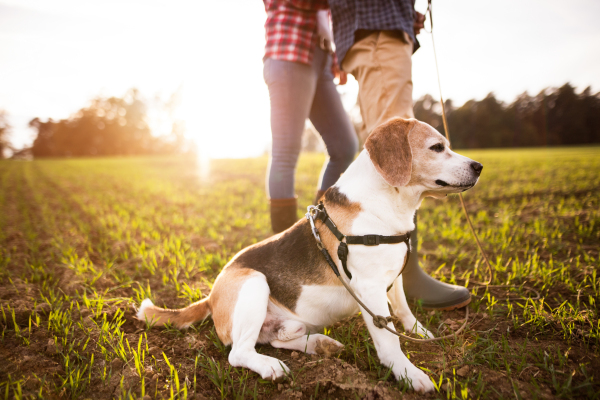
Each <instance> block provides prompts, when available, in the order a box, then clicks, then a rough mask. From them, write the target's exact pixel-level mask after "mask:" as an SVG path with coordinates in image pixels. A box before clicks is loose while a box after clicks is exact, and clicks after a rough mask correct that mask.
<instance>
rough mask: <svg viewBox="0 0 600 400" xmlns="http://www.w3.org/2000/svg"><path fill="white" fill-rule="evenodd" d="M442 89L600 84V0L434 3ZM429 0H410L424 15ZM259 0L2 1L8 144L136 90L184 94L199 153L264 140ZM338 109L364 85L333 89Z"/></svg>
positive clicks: (239, 153) (243, 152)
mask: <svg viewBox="0 0 600 400" xmlns="http://www.w3.org/2000/svg"><path fill="white" fill-rule="evenodd" d="M433 7H434V23H435V24H434V35H435V45H436V49H437V54H438V62H439V67H440V74H441V80H442V90H443V95H444V98H451V99H452V100H453V101H454V102H455V104H456V105H460V104H462V103H464V102H465V101H467V100H469V99H481V98H483V97H485V96H486V95H487V94H488V93H490V92H493V93H495V95H496V96H497V97H498V98H500V99H501V100H504V101H507V102H510V101H512V100H513V99H514V98H515V97H516V96H517V95H519V94H521V93H523V92H525V91H528V92H529V93H530V94H537V93H538V92H539V91H540V90H542V89H543V88H545V87H552V86H554V87H556V86H561V85H563V84H564V83H566V82H570V83H571V84H572V85H574V86H576V87H577V88H578V89H579V90H583V89H584V88H585V87H587V86H591V87H592V90H593V91H594V92H597V91H599V90H600V67H599V66H600V24H598V22H597V19H598V17H600V2H599V1H597V0H572V1H569V2H565V1H563V0H504V1H493V2H492V1H487V0H453V1H447V0H443V1H442V0H434V4H433ZM425 8H426V0H417V3H416V9H417V10H418V11H421V12H423V11H424V10H425ZM265 18H266V14H265V11H264V6H263V3H262V2H261V1H259V0H222V1H206V0H204V1H198V0H196V1H182V0H171V1H157V0H139V1H138V0H103V1H96V0H53V1H47V0H0V109H4V110H5V111H6V112H7V113H8V115H9V122H10V123H11V125H12V126H13V131H12V134H11V137H10V139H11V141H12V143H13V144H14V145H15V146H16V147H22V146H26V145H29V144H31V142H32V140H33V138H34V136H35V132H34V131H33V130H31V129H30V128H28V127H27V123H28V122H29V121H30V120H31V119H33V118H35V117H39V118H41V119H42V120H46V119H48V118H53V119H55V120H56V119H61V118H67V117H69V116H70V115H71V114H73V113H75V112H76V111H77V110H79V109H80V108H82V107H85V106H87V105H88V104H89V102H90V100H91V99H92V98H94V97H97V96H100V95H101V96H122V95H124V94H125V92H126V91H127V89H129V88H131V87H136V88H138V89H139V90H140V91H141V93H142V94H143V95H145V96H147V97H148V98H154V97H160V98H163V99H166V98H168V97H169V96H170V95H171V94H172V93H174V92H176V91H177V92H178V93H180V96H181V102H180V105H179V107H178V110H177V117H178V118H180V119H182V120H183V121H184V122H185V126H186V134H187V135H188V136H189V137H190V138H192V139H193V140H194V141H195V142H196V143H197V144H198V147H199V150H200V152H201V153H202V154H204V155H206V156H207V157H211V158H223V157H248V156H255V155H259V154H262V153H264V152H265V151H266V150H267V149H268V148H269V143H270V126H269V97H268V92H267V87H266V85H265V83H264V80H263V74H262V67H263V63H262V56H263V50H264V26H263V24H264V21H265ZM419 41H420V42H421V48H420V49H419V50H418V51H417V52H416V53H415V55H414V56H413V83H414V96H413V97H414V98H415V99H417V98H419V97H421V96H422V95H424V94H426V93H429V94H432V95H433V96H434V97H437V96H439V91H438V84H437V77H436V72H435V63H434V58H433V50H432V40H431V35H430V34H429V33H426V32H423V33H422V34H421V35H419ZM339 91H340V94H341V95H342V99H343V101H344V104H345V106H346V107H347V108H348V109H350V108H351V107H352V105H353V104H354V103H355V101H356V95H357V92H358V85H357V84H356V81H354V80H353V79H350V82H349V83H348V84H347V85H345V86H340V87H339Z"/></svg>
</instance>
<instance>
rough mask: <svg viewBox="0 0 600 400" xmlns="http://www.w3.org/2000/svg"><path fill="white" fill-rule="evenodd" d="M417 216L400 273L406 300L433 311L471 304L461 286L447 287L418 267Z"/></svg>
mask: <svg viewBox="0 0 600 400" xmlns="http://www.w3.org/2000/svg"><path fill="white" fill-rule="evenodd" d="M417 238H418V236H417V214H416V213H415V230H414V231H413V233H412V235H411V238H410V240H411V244H412V247H411V251H410V257H409V259H408V264H406V268H404V271H403V272H402V283H403V287H404V293H405V294H406V299H407V300H408V301H409V302H410V301H412V302H413V303H416V302H417V301H421V304H422V306H423V308H427V309H434V310H454V309H456V308H460V307H464V306H466V305H467V304H469V303H470V302H471V293H470V292H469V290H468V289H467V288H465V287H463V286H456V285H449V284H447V283H443V282H440V281H438V280H437V279H434V278H432V277H430V276H429V275H427V273H425V271H423V269H421V267H420V266H419V253H418V252H417V242H418V239H417Z"/></svg>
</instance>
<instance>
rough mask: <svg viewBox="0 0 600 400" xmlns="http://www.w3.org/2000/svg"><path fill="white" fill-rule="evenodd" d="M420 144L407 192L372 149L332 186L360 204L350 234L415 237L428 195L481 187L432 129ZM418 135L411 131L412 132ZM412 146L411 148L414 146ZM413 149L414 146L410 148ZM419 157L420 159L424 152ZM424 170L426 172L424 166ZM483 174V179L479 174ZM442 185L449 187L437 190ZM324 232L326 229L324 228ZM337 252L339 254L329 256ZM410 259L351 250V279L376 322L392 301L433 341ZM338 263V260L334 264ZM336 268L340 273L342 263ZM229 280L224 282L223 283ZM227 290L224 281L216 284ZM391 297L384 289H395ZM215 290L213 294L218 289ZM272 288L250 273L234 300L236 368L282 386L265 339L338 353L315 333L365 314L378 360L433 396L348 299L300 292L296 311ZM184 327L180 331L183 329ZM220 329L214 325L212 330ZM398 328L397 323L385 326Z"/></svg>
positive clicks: (326, 288) (394, 248)
mask: <svg viewBox="0 0 600 400" xmlns="http://www.w3.org/2000/svg"><path fill="white" fill-rule="evenodd" d="M412 121H413V122H411V123H413V124H415V125H416V126H417V127H418V128H419V129H420V130H421V131H422V132H421V134H422V135H423V137H422V138H421V139H420V141H413V142H414V143H417V142H418V147H419V148H418V149H416V148H415V149H412V153H413V165H412V170H411V174H412V178H413V179H411V182H410V183H409V184H407V185H406V186H401V187H394V186H392V185H390V183H388V181H386V179H385V178H384V177H383V176H382V175H381V174H380V173H379V172H378V171H377V169H376V168H375V166H374V163H373V161H372V159H371V157H370V155H369V153H368V151H367V150H363V151H362V152H361V153H360V155H359V156H358V158H357V159H356V160H355V161H354V162H353V163H352V165H350V167H349V168H348V170H347V171H346V172H345V173H344V175H343V176H342V177H341V178H340V179H339V180H338V182H337V183H336V184H335V187H336V188H337V189H338V191H339V192H340V193H342V194H343V195H345V196H346V197H347V198H348V199H349V201H350V202H352V203H358V204H360V209H361V211H360V212H359V213H358V215H357V216H356V218H355V219H354V220H353V221H352V224H351V230H350V232H344V233H346V234H352V235H367V234H378V235H397V234H401V233H405V232H408V231H412V230H413V229H414V228H415V226H414V223H413V217H414V213H415V210H416V209H417V208H418V207H419V205H420V203H421V201H422V200H423V198H424V197H426V196H435V197H441V196H445V195H446V194H447V193H452V192H458V191H463V190H466V189H465V187H466V188H468V187H470V186H472V185H474V184H475V182H476V181H477V178H476V177H474V174H473V171H472V168H473V167H472V166H471V165H470V164H472V163H473V161H472V160H470V159H468V158H466V157H463V156H461V155H458V154H456V153H454V152H452V151H451V150H450V149H449V148H448V142H447V140H446V139H445V138H444V137H443V136H441V135H440V134H439V133H438V132H437V131H435V130H434V129H433V128H431V127H430V126H428V125H426V124H423V123H419V122H415V121H414V120H412ZM413 128H414V126H413ZM413 142H411V143H413ZM438 143H443V144H444V146H445V149H444V151H443V152H440V153H437V152H434V151H432V150H430V149H429V148H430V147H431V146H433V145H435V144H438ZM413 146H417V145H415V144H413ZM419 152H420V153H419ZM419 163H422V164H423V165H419ZM477 175H478V174H477ZM438 179H439V180H443V181H445V182H446V183H448V186H446V187H442V186H440V185H439V184H437V183H435V182H436V180H438ZM323 229H326V228H323ZM329 250H330V252H332V251H333V252H335V249H329ZM406 253H407V247H406V245H405V244H403V243H400V244H395V245H379V246H373V247H371V246H360V245H359V246H351V248H350V253H349V257H348V269H349V270H350V272H351V273H352V279H351V280H349V281H348V280H347V278H346V277H345V275H344V274H343V273H342V276H343V277H344V279H346V280H347V281H348V283H349V284H350V286H351V287H352V288H353V289H354V291H355V292H356V294H357V295H358V296H359V297H360V298H361V300H362V301H363V302H364V303H365V304H366V305H367V306H368V307H369V308H370V309H371V311H373V312H374V313H375V314H377V315H382V316H386V317H387V316H389V315H390V313H389V309H388V302H389V303H390V304H391V306H392V309H393V312H394V315H395V316H396V317H398V319H399V320H400V321H401V322H402V324H403V326H404V329H405V330H407V331H413V332H415V331H416V332H418V333H420V334H422V335H425V336H428V337H433V334H432V333H431V332H429V331H428V330H427V329H425V327H423V326H422V325H421V324H420V323H419V322H418V321H417V320H416V318H415V317H414V315H413V314H412V312H411V311H410V309H409V307H408V304H407V301H406V297H405V295H404V291H403V286H402V276H399V275H398V274H399V273H400V270H401V268H402V266H403V263H404V258H405V256H406ZM336 260H337V259H336ZM338 268H339V269H340V271H342V268H341V265H340V263H339V260H338ZM225 277H226V275H224V278H223V279H225ZM217 284H222V282H217V283H215V285H217ZM392 284H393V286H392V288H391V290H390V291H389V292H387V291H386V290H387V288H388V287H389V286H390V285H392ZM213 291H214V289H213ZM270 292H271V290H270V288H269V285H268V284H267V279H266V277H265V275H263V274H262V273H260V272H257V271H253V272H252V273H250V274H249V275H248V277H247V279H245V280H244V281H243V283H242V284H241V286H240V288H239V290H238V293H237V300H236V301H235V304H234V307H233V309H232V310H231V312H232V314H233V318H232V321H231V333H230V339H231V343H232V349H231V352H230V354H229V362H230V363H231V365H233V366H234V367H246V368H250V369H251V370H253V371H255V372H257V373H258V374H260V375H261V376H262V377H263V378H265V379H266V378H272V379H277V378H280V377H282V376H283V375H284V374H285V370H287V367H286V366H285V364H283V363H282V362H281V361H279V360H277V359H275V358H272V357H268V356H265V355H262V354H259V353H257V352H256V350H255V344H256V343H257V342H264V341H265V340H267V341H268V342H270V343H271V345H273V346H274V347H278V348H284V349H291V350H297V351H306V352H307V353H309V354H314V353H316V352H317V349H318V348H319V347H323V346H325V347H327V346H329V347H330V348H341V347H342V344H341V343H339V342H337V341H335V340H333V339H331V338H329V337H327V336H325V335H322V334H318V333H317V332H322V331H323V327H325V326H329V325H331V324H333V323H335V322H337V321H339V320H341V319H343V318H346V317H349V316H351V315H355V314H356V313H357V312H358V311H359V310H360V311H362V315H363V316H364V321H365V323H366V325H367V328H368V330H369V333H370V334H371V337H372V338H373V343H374V344H375V348H376V350H377V355H378V356H379V359H380V361H381V363H382V364H383V365H385V366H386V367H392V371H393V373H394V376H395V377H396V378H397V379H408V380H409V381H410V383H411V384H412V387H413V388H414V389H415V390H416V391H419V392H428V391H432V390H433V389H434V385H433V383H432V382H431V380H430V379H429V378H428V376H427V375H426V374H425V373H424V372H423V371H421V370H420V369H419V368H417V367H415V366H414V365H413V364H412V363H411V362H410V361H409V360H408V358H407V357H406V356H405V355H404V353H403V352H402V350H401V349H400V342H399V339H398V337H397V336H395V335H393V334H392V333H390V332H388V331H386V330H384V329H378V328H376V327H375V326H374V324H373V321H372V318H371V317H370V316H369V315H368V314H367V313H366V312H365V311H364V310H362V309H361V308H360V307H359V306H358V305H357V303H356V302H355V301H354V299H353V298H352V297H351V296H350V295H349V294H348V292H347V291H346V290H345V289H344V288H343V287H342V286H339V283H338V285H337V286H335V285H323V284H320V285H317V284H314V285H310V284H309V285H303V286H302V289H301V294H300V297H299V298H298V301H297V305H296V308H295V310H294V312H292V311H291V310H289V309H287V308H286V307H284V306H282V305H281V304H278V303H277V302H276V301H273V299H272V298H270ZM159 312H160V310H159V309H157V308H156V307H154V306H152V303H147V302H146V301H144V303H142V306H141V308H140V310H139V313H138V318H140V319H151V318H155V319H157V316H158V315H159ZM213 313H214V310H213ZM268 321H279V322H280V327H279V328H278V329H279V330H278V331H277V332H276V337H269V338H267V337H266V336H264V333H263V332H261V328H263V325H265V324H267V322H268ZM186 324H187V322H182V323H180V324H179V325H180V326H185V325H186ZM217 324H220V322H219V321H217V320H215V325H217ZM388 326H389V327H390V328H394V326H393V323H392V322H390V323H389V324H388Z"/></svg>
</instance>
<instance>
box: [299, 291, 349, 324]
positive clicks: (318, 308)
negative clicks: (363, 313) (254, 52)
mask: <svg viewBox="0 0 600 400" xmlns="http://www.w3.org/2000/svg"><path fill="white" fill-rule="evenodd" d="M357 312H358V305H357V304H356V301H355V300H354V299H353V298H352V296H350V294H349V293H348V291H347V290H346V288H344V287H343V286H329V285H305V286H302V293H301V294H300V298H299V299H298V303H296V309H295V313H296V315H297V316H298V317H300V319H301V320H302V322H304V323H305V324H306V325H307V326H309V327H311V328H313V329H315V330H320V329H322V327H324V326H327V325H331V324H332V323H334V322H336V321H339V320H340V319H343V318H346V317H349V316H351V315H354V314H356V313H357ZM311 330H312V329H311Z"/></svg>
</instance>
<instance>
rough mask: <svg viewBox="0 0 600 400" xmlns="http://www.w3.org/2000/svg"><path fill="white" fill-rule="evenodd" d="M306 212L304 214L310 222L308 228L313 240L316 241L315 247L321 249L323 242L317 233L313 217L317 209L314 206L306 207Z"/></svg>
mask: <svg viewBox="0 0 600 400" xmlns="http://www.w3.org/2000/svg"><path fill="white" fill-rule="evenodd" d="M306 211H307V213H306V214H305V216H306V219H307V220H308V221H309V222H310V229H311V231H312V234H313V236H314V237H315V240H316V241H317V247H318V248H319V250H321V249H323V242H321V236H320V235H319V230H318V229H317V227H316V226H315V217H316V215H317V213H318V211H319V210H318V209H317V207H315V206H308V207H306Z"/></svg>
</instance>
